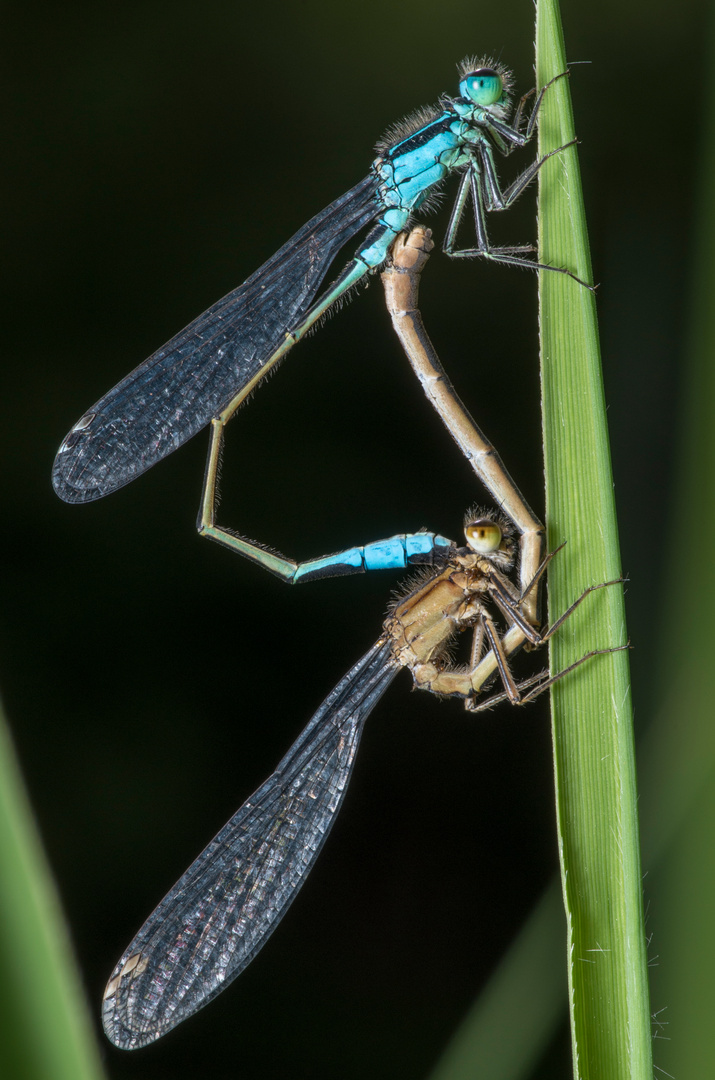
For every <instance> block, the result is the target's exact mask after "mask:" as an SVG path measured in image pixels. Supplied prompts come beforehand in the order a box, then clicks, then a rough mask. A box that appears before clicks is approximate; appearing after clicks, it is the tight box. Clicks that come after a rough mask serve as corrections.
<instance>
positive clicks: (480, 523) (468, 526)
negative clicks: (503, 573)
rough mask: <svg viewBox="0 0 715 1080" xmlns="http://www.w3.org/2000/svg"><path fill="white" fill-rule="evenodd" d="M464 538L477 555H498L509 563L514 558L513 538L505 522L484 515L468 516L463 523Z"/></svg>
mask: <svg viewBox="0 0 715 1080" xmlns="http://www.w3.org/2000/svg"><path fill="white" fill-rule="evenodd" d="M464 537H466V538H467V543H468V545H469V546H470V548H471V550H472V551H474V552H476V553H477V555H499V556H502V558H499V559H498V562H499V563H501V562H502V561H503V557H505V558H507V559H508V561H509V562H512V561H513V558H514V538H513V536H512V530H511V529H510V527H509V525H508V523H507V522H501V521H497V519H496V517H491V516H486V515H485V514H484V513H477V514H470V515H468V517H467V518H466V521H464Z"/></svg>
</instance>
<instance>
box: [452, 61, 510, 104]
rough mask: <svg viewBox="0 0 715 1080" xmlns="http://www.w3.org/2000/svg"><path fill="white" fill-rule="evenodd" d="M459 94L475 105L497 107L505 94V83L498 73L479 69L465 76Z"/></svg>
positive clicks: (488, 69) (492, 70) (491, 69)
mask: <svg viewBox="0 0 715 1080" xmlns="http://www.w3.org/2000/svg"><path fill="white" fill-rule="evenodd" d="M459 92H460V94H461V95H462V97H465V98H469V99H470V100H471V101H473V102H474V104H475V105H496V103H497V102H498V101H500V100H501V97H502V94H503V92H504V83H503V82H502V77H501V75H500V74H499V72H498V71H494V69H493V68H479V69H478V71H470V73H469V74H468V75H465V76H464V78H463V79H462V81H461V83H460V84H459Z"/></svg>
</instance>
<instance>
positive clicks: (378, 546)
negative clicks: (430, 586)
mask: <svg viewBox="0 0 715 1080" xmlns="http://www.w3.org/2000/svg"><path fill="white" fill-rule="evenodd" d="M452 546H453V545H452V541H451V540H448V539H447V538H446V537H444V536H439V535H438V534H437V533H428V532H420V533H399V534H398V535H397V536H391V537H389V538H388V539H387V540H378V541H376V542H375V543H374V544H365V546H364V547H354V548H348V550H347V551H339V552H338V553H337V554H335V555H326V556H324V557H323V558H322V559H310V560H308V561H307V562H304V563H301V564H300V566H299V567H298V568H297V570H296V572H295V575H294V577H293V581H294V582H296V583H297V582H299V581H315V580H317V579H318V578H323V577H342V576H344V575H347V574H362V573H365V572H366V571H367V570H403V569H405V568H407V567H409V566H415V565H420V564H423V565H424V564H427V565H431V564H432V563H433V562H434V556H435V555H436V554H438V553H439V552H445V551H446V550H447V549H448V548H450V547H452Z"/></svg>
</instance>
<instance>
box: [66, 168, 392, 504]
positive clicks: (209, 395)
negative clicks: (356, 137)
mask: <svg viewBox="0 0 715 1080" xmlns="http://www.w3.org/2000/svg"><path fill="white" fill-rule="evenodd" d="M376 189H377V180H376V178H375V177H374V176H372V175H371V176H368V177H366V178H365V180H363V181H362V182H361V183H360V184H358V185H357V186H356V187H354V188H352V190H351V191H348V192H347V193H346V194H345V195H343V196H341V198H339V199H336V201H335V202H334V203H331V205H330V206H328V207H326V209H325V210H323V211H322V212H321V213H320V214H317V215H316V216H315V217H314V218H313V219H312V220H311V221H309V222H308V223H307V224H306V225H304V226H303V228H302V229H300V230H299V231H298V232H297V233H296V234H295V236H293V237H292V238H291V239H290V240H289V241H288V243H287V244H284V245H283V247H282V248H281V249H280V250H279V251H277V252H276V254H275V255H273V257H272V258H270V259H269V260H268V262H266V263H264V264H263V266H262V267H261V268H260V270H257V271H256V273H255V274H253V275H252V276H251V277H250V278H248V280H247V281H245V282H244V283H243V285H240V286H239V287H238V288H237V289H234V291H233V292H231V293H229V294H228V296H224V298H223V299H222V300H219V301H218V302H217V303H216V304H214V305H213V307H210V308H209V309H208V311H205V312H204V313H203V315H199V317H198V318H197V319H194V321H193V322H192V323H190V324H189V326H187V327H186V328H185V329H184V330H182V331H181V333H180V334H177V335H176V337H173V338H172V339H171V341H169V342H167V344H166V345H164V347H163V348H161V349H159V350H158V351H157V352H155V353H154V354H153V355H152V356H150V357H149V359H148V360H145V361H144V363H143V364H140V365H139V367H137V368H135V369H134V371H132V372H131V374H129V375H127V376H126V378H124V379H122V381H121V382H120V383H118V384H117V385H116V386H115V387H114V389H113V390H110V391H109V393H108V394H105V396H104V397H103V398H102V399H101V400H100V401H98V402H97V404H96V405H95V406H94V407H93V408H92V409H90V411H89V412H88V413H86V414H85V415H84V416H83V417H82V419H81V420H80V421H78V423H77V424H75V426H74V427H73V429H72V431H71V432H70V433H69V435H68V436H67V438H66V439H65V440H64V442H63V443H62V446H61V447H60V449H59V451H58V453H57V457H56V458H55V463H54V467H53V470H52V483H53V485H54V488H55V491H56V492H57V494H58V495H59V496H60V498H62V499H64V500H65V502H70V503H81V502H92V501H93V500H94V499H99V498H101V497H102V496H103V495H108V494H109V493H110V492H112V491H116V490H117V488H120V487H122V486H123V485H124V484H128V483H129V481H130V480H133V479H134V478H135V477H136V476H140V475H141V473H143V472H145V471H146V470H147V469H150V468H151V467H152V465H155V464H156V463H157V461H160V460H161V459H162V458H164V457H166V455H167V454H170V453H171V451H172V450H176V449H177V447H179V446H181V445H183V443H185V442H186V441H187V439H190V438H191V436H192V435H195V434H196V432H197V431H200V430H201V428H203V427H205V426H206V425H207V424H208V423H209V421H210V420H211V418H212V416H215V415H216V413H217V412H220V411H221V409H223V408H225V406H226V405H227V404H228V403H229V401H231V399H232V398H233V397H234V395H235V394H237V393H238V391H239V390H240V389H241V388H242V387H244V386H246V385H247V384H248V383H249V382H250V381H251V380H252V379H254V378H255V377H256V376H258V375H260V372H261V369H262V368H263V366H264V364H265V362H266V361H267V360H268V359H269V358H270V356H271V355H272V354H273V352H274V351H275V349H276V347H277V346H278V345H279V344H280V342H281V341H282V340H283V338H284V335H285V333H286V331H289V330H291V329H293V328H294V327H295V326H297V325H298V324H299V323H300V321H301V317H302V316H303V315H304V314H305V312H306V311H307V310H308V308H309V307H310V304H311V302H312V300H313V299H314V297H315V294H316V293H317V291H318V288H319V287H320V283H321V282H322V280H323V278H324V277H325V275H326V273H327V271H328V268H329V266H330V264H331V262H332V261H333V259H334V258H335V256H336V255H337V253H338V251H339V250H340V248H341V247H342V246H343V245H344V244H345V243H346V242H347V241H348V240H349V239H350V238H351V237H352V236H354V235H355V233H357V232H358V231H359V230H360V229H361V228H363V226H365V225H367V224H368V223H369V222H370V221H371V220H372V219H373V218H374V217H375V215H376V214H377V211H378V206H377V203H376V200H375V192H376Z"/></svg>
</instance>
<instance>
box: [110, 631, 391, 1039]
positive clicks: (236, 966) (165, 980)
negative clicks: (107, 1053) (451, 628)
mask: <svg viewBox="0 0 715 1080" xmlns="http://www.w3.org/2000/svg"><path fill="white" fill-rule="evenodd" d="M398 670H399V667H397V666H396V665H395V664H394V662H393V660H392V653H391V649H390V646H389V644H387V643H386V642H384V641H379V642H377V644H376V645H374V646H373V647H372V649H370V651H369V652H368V653H366V654H365V656H363V658H362V660H360V661H359V662H358V663H357V664H356V665H355V667H354V668H353V669H352V670H351V671H350V672H348V674H347V675H346V676H345V678H344V679H342V680H341V681H340V682H339V683H338V685H337V686H336V687H335V689H334V690H333V691H332V693H331V694H329V696H328V697H327V698H326V700H325V701H324V702H323V704H322V705H321V707H320V708H319V709H318V711H317V712H316V714H315V716H314V717H313V718H312V720H311V721H310V723H309V724H308V726H307V727H306V729H305V730H304V731H303V733H302V734H301V735H300V736H299V738H298V740H297V741H296V742H295V743H294V744H293V746H292V747H291V749H290V750H289V751H288V753H287V754H286V756H285V757H284V758H283V760H282V761H281V763H280V764H279V766H278V768H277V769H276V771H275V772H274V773H273V775H272V776H271V777H269V779H268V780H267V781H266V782H265V784H263V785H262V786H261V787H260V788H259V789H258V791H256V792H255V794H254V795H252V796H251V798H250V799H248V800H247V801H246V802H245V803H244V804H243V806H242V807H241V809H240V810H239V811H238V812H237V813H236V814H235V815H234V817H233V818H232V819H231V820H230V821H229V822H228V824H227V825H225V826H224V827H223V829H221V831H220V833H219V834H218V836H216V837H215V838H214V840H212V841H211V843H210V844H209V846H208V847H207V848H206V850H205V851H204V852H203V853H202V854H201V855H199V857H198V859H197V860H196V862H194V864H193V865H192V866H191V867H190V868H189V869H188V870H187V871H186V873H185V874H184V876H183V877H182V878H181V879H180V880H179V881H178V882H177V884H176V885H175V886H174V888H173V889H172V890H171V892H170V893H169V894H168V896H166V897H165V898H164V900H162V902H161V903H160V904H159V906H158V907H157V909H156V911H154V913H153V914H152V915H150V916H149V918H148V919H147V921H146V922H145V923H144V926H143V927H142V928H141V930H140V931H139V933H138V934H137V936H136V937H135V938H134V940H133V941H132V943H131V945H130V946H129V948H128V949H127V950H126V951H125V953H124V955H123V956H122V958H121V960H120V961H119V963H118V964H117V966H116V967H115V969H114V971H113V973H112V977H111V979H110V981H109V983H108V984H107V989H106V991H105V998H104V1005H103V1021H104V1030H105V1031H106V1033H107V1035H108V1037H109V1038H110V1039H111V1041H112V1042H113V1043H114V1044H115V1045H116V1046H119V1047H121V1048H123V1049H127V1050H131V1049H134V1048H136V1047H139V1046H145V1045H146V1044H147V1043H150V1042H153V1041H154V1039H158V1038H159V1037H160V1036H161V1035H164V1034H166V1032H167V1031H170V1030H171V1028H173V1027H174V1026H175V1025H176V1024H178V1023H180V1022H181V1021H182V1020H185V1019H186V1018H187V1017H189V1016H191V1015H192V1014H193V1013H195V1012H196V1011H197V1010H198V1009H200V1008H202V1006H204V1005H206V1004H207V1002H209V1001H211V999H212V998H214V997H215V996H216V995H217V994H218V993H220V992H221V990H223V989H224V988H225V987H226V986H228V984H229V983H230V982H231V981H232V980H233V979H235V978H236V976H237V975H238V974H239V973H240V972H241V971H243V969H244V968H245V967H246V965H247V964H248V963H249V962H250V961H251V960H252V958H253V957H254V956H255V954H256V953H257V952H258V950H259V949H260V948H261V946H262V945H263V944H264V943H265V941H266V940H267V938H268V937H269V935H270V934H271V932H272V931H273V930H274V929H275V927H276V926H277V924H278V922H279V921H280V919H281V918H282V917H283V915H284V914H285V912H286V910H287V908H288V906H289V905H290V903H291V901H292V900H293V899H294V897H295V895H296V893H297V892H298V889H299V888H300V886H301V885H302V884H303V881H304V880H305V878H306V876H307V874H308V872H309V870H310V869H311V867H312V865H313V863H314V862H315V859H316V857H317V855H318V853H319V851H320V849H321V848H322V846H323V843H324V841H325V839H326V837H327V835H328V833H329V831H330V828H331V826H332V824H333V821H334V820H335V817H336V814H337V812H338V810H339V809H340V805H341V803H342V800H343V796H344V794H345V789H346V787H347V784H348V780H349V779H350V774H351V771H352V766H353V762H354V759H355V753H356V751H357V748H358V743H359V741H360V735H361V733H362V728H363V725H364V723H365V720H366V719H367V717H368V715H369V713H370V711H371V710H372V709H373V707H374V706H375V705H376V703H377V702H378V701H379V699H380V697H381V696H382V694H383V693H384V692H385V690H386V689H387V687H388V686H389V684H390V683H391V682H392V680H393V678H394V677H395V675H396V673H397V671H398Z"/></svg>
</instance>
